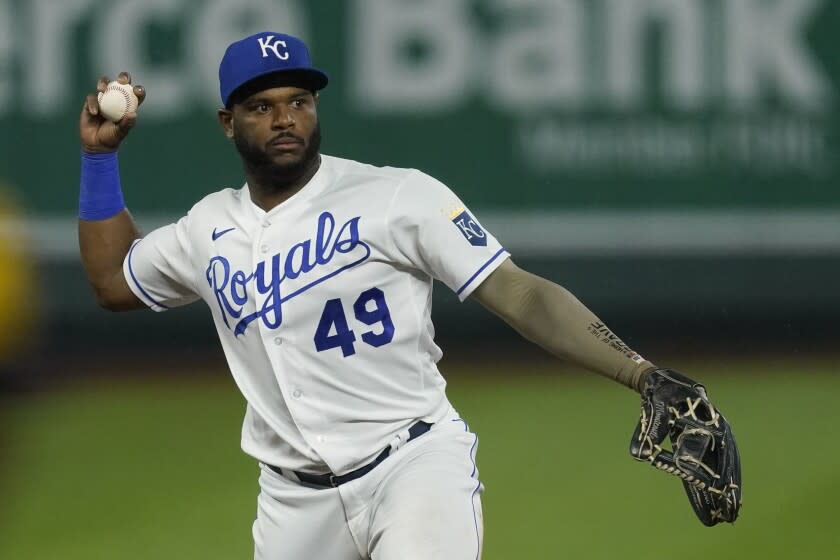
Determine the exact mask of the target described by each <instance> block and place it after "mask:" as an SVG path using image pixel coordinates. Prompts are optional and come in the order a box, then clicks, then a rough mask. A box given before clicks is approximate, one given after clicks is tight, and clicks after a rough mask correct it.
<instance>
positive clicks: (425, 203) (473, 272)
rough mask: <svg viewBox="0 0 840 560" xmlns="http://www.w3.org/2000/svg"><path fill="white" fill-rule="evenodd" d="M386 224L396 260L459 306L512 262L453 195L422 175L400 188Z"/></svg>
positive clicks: (417, 173)
mask: <svg viewBox="0 0 840 560" xmlns="http://www.w3.org/2000/svg"><path fill="white" fill-rule="evenodd" d="M388 224H389V227H390V231H391V237H392V239H393V242H394V246H395V247H396V250H397V251H398V252H399V254H400V256H401V257H402V258H404V259H406V260H407V261H408V263H409V264H410V265H412V266H413V267H415V268H418V269H420V270H423V271H424V272H426V273H427V274H429V275H430V276H432V277H433V278H435V279H437V280H440V281H441V282H443V283H444V284H446V285H447V286H448V287H449V288H450V289H451V290H452V291H453V292H455V293H456V294H457V296H458V298H459V299H460V300H461V301H464V300H465V299H467V297H469V295H470V294H471V293H472V291H473V290H474V289H475V288H476V287H478V286H479V285H480V284H481V283H482V282H483V281H484V279H485V278H487V276H489V275H490V273H491V272H493V271H494V270H496V268H498V266H499V265H501V264H502V263H503V262H504V261H505V260H506V259H507V258H508V257H510V254H509V253H508V252H507V251H506V250H505V249H504V248H503V247H502V246H501V245H500V244H499V242H498V241H497V240H496V238H495V237H493V236H492V235H491V234H490V233H489V232H488V231H487V230H486V229H484V227H483V226H482V225H481V223H479V221H478V220H477V219H476V218H475V215H474V214H472V213H471V212H470V210H469V209H468V208H467V207H466V206H465V205H464V203H463V202H461V200H460V199H459V198H458V197H457V196H456V195H455V193H453V192H452V191H451V190H450V189H449V188H448V187H447V186H446V185H444V184H443V183H441V182H440V181H438V180H436V179H434V178H432V177H429V176H428V175H426V174H424V173H421V172H420V171H416V170H413V171H411V174H410V175H409V176H408V177H407V178H406V179H405V180H404V181H403V183H402V184H401V185H400V186H399V187H398V189H397V192H396V194H395V195H394V198H393V200H392V201H391V206H390V208H389V210H388Z"/></svg>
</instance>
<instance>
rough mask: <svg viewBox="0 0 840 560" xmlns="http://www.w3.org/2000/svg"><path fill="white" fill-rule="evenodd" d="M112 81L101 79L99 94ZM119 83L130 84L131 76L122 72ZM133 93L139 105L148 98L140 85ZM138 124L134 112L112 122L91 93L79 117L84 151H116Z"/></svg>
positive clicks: (105, 77) (104, 77) (97, 87)
mask: <svg viewBox="0 0 840 560" xmlns="http://www.w3.org/2000/svg"><path fill="white" fill-rule="evenodd" d="M110 81H111V80H110V79H109V78H108V77H107V76H103V77H101V78H99V81H98V82H97V84H96V90H97V92H100V93H101V92H104V91H105V88H107V87H108V84H109V83H110ZM117 81H118V82H120V83H121V84H130V83H131V75H130V74H129V73H128V72H120V75H119V77H118V78H117ZM133 91H134V95H136V96H137V103H138V105H139V104H141V103H143V100H144V99H145V98H146V89H145V88H144V87H143V86H139V85H138V86H134V88H133ZM136 122H137V113H136V112H134V111H132V112H130V113H128V114H126V115H125V116H124V117H123V118H122V119H121V120H119V121H117V122H111V121H109V120H108V119H106V118H104V117H103V116H102V115H101V113H100V110H99V101H98V100H97V94H96V93H89V94H88V95H87V97H86V98H85V104H84V106H83V107H82V114H81V116H80V117H79V140H80V142H81V144H82V150H83V151H85V152H88V153H106V152H114V151H116V150H117V149H118V148H119V147H120V144H121V143H122V141H123V140H124V139H125V137H126V136H127V135H128V133H129V131H130V130H131V129H132V127H134V124H135V123H136Z"/></svg>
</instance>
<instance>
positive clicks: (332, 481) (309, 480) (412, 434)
mask: <svg viewBox="0 0 840 560" xmlns="http://www.w3.org/2000/svg"><path fill="white" fill-rule="evenodd" d="M431 427H432V425H431V424H429V423H428V422H423V421H420V422H417V423H416V424H414V425H413V426H412V427H410V428H409V429H408V439H407V440H406V443H408V442H409V441H411V440H413V439H416V438H418V437H420V436H422V435H423V434H425V433H426V432H428V431H429V430H430V429H431ZM390 454H391V446H390V445H389V446H388V447H386V448H385V449H384V450H383V451H382V453H380V454H379V455H377V456H376V459H374V460H373V461H371V462H370V463H368V464H367V465H365V466H363V467H359V468H358V469H356V470H355V471H350V472H349V473H347V474H342V475H340V476H339V475H335V474H333V473H326V474H309V473H305V472H300V471H292V472H294V473H295V476H296V477H298V480H300V481H301V482H304V483H306V484H313V485H315V486H325V487H328V488H329V487H333V488H335V487H336V486H341V485H342V484H344V483H345V482H350V481H351V480H356V479H357V478H361V477H363V476H365V475H366V474H367V473H369V472H370V471H372V470H373V469H374V468H376V466H377V465H378V464H379V463H381V462H382V461H384V460H385V459H387V458H388V455H390ZM267 466H268V468H269V469H271V470H273V471H274V472H276V473H277V474H279V475H280V476H286V473H287V472H288V471H286V470H285V469H281V468H280V467H275V466H274V465H267ZM284 471H285V472H284Z"/></svg>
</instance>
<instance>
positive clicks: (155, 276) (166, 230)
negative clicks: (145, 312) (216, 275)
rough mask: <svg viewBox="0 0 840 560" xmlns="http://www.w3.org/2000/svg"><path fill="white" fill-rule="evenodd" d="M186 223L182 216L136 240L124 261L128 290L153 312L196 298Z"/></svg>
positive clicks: (197, 297)
mask: <svg viewBox="0 0 840 560" xmlns="http://www.w3.org/2000/svg"><path fill="white" fill-rule="evenodd" d="M188 224H189V217H187V216H185V217H183V218H181V219H180V220H179V221H178V222H177V223H175V224H169V225H167V226H163V227H161V228H158V229H156V230H154V231H152V232H151V233H149V234H148V235H147V236H146V237H144V238H142V239H138V240H136V241H135V242H134V244H133V245H132V246H131V249H129V251H128V255H126V257H125V260H124V261H123V274H124V275H125V279H126V282H128V286H129V287H130V288H131V291H132V292H134V295H136V296H137V297H138V298H140V300H141V301H142V302H144V303H145V304H146V305H148V306H149V307H151V308H152V309H154V310H155V311H166V310H167V309H170V308H172V307H178V306H181V305H186V304H188V303H192V302H193V301H195V300H197V299H199V296H198V292H197V289H196V283H195V269H194V267H193V266H192V259H191V258H190V250H189V247H190V245H189V238H188Z"/></svg>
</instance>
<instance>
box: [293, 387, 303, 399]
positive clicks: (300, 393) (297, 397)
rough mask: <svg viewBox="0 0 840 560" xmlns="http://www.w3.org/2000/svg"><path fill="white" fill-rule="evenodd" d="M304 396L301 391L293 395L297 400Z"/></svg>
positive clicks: (298, 390) (296, 391)
mask: <svg viewBox="0 0 840 560" xmlns="http://www.w3.org/2000/svg"><path fill="white" fill-rule="evenodd" d="M302 394H303V393H302V392H301V391H300V389H295V392H294V393H292V396H293V397H294V398H296V399H299V398H300V396H301V395H302Z"/></svg>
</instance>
